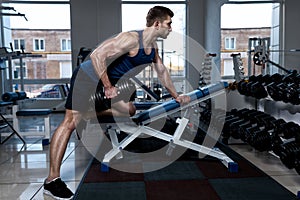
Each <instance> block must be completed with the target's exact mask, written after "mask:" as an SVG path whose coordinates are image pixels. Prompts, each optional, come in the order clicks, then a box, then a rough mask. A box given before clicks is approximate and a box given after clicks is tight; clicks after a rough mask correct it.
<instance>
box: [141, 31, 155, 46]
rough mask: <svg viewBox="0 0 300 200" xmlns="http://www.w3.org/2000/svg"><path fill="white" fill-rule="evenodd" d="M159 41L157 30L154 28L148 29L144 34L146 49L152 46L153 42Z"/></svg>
mask: <svg viewBox="0 0 300 200" xmlns="http://www.w3.org/2000/svg"><path fill="white" fill-rule="evenodd" d="M156 40H157V36H156V34H155V30H154V29H153V28H152V27H146V28H145V29H144V32H143V43H144V45H146V47H149V46H152V44H153V42H155V41H156Z"/></svg>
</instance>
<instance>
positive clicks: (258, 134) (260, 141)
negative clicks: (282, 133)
mask: <svg viewBox="0 0 300 200" xmlns="http://www.w3.org/2000/svg"><path fill="white" fill-rule="evenodd" d="M246 132H247V137H246V142H247V143H248V144H249V145H250V146H252V147H254V148H255V149H256V150H258V151H261V152H262V151H269V150H271V149H272V136H271V135H270V133H269V132H268V131H267V130H266V129H260V128H259V127H258V126H255V127H251V128H248V129H246Z"/></svg>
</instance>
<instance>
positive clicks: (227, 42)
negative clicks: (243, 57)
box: [224, 37, 236, 50]
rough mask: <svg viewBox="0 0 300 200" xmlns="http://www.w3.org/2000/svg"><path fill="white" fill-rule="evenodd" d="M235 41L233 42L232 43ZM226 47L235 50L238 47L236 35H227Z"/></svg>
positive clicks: (225, 39)
mask: <svg viewBox="0 0 300 200" xmlns="http://www.w3.org/2000/svg"><path fill="white" fill-rule="evenodd" d="M232 41H233V43H232ZM224 49H226V50H234V49H236V38H235V37H225V38H224Z"/></svg>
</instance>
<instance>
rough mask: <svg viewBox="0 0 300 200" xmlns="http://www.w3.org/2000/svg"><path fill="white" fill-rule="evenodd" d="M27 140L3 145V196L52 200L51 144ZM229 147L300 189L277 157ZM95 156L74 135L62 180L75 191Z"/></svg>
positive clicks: (298, 178) (56, 118)
mask: <svg viewBox="0 0 300 200" xmlns="http://www.w3.org/2000/svg"><path fill="white" fill-rule="evenodd" d="M62 119H63V114H61V113H55V114H52V117H51V130H52V132H53V131H54V130H55V128H56V127H57V126H58V124H59V123H60V122H61V120H62ZM37 120H39V119H31V120H27V121H25V122H24V123H25V124H23V127H28V126H29V125H33V124H34V125H36V124H37ZM25 140H26V145H25V146H23V143H22V142H21V140H19V139H18V138H11V139H9V140H8V141H7V142H6V143H4V144H2V145H0V168H1V172H0V199H21V200H22V199H26V200H28V199H35V200H42V199H51V198H50V197H48V196H44V195H43V192H42V188H43V187H42V186H43V182H44V179H45V177H46V176H47V174H48V168H49V146H45V147H43V146H42V137H26V138H25ZM230 146H231V148H232V149H234V150H235V151H237V152H238V153H239V154H241V155H242V156H244V157H245V158H246V159H248V160H249V161H251V162H252V163H253V164H255V165H256V166H257V167H259V168H260V169H262V170H263V171H264V172H265V173H267V174H268V175H270V176H271V177H272V178H273V179H275V180H276V181H278V182H279V183H280V184H282V185H283V186H285V187H286V188H287V189H289V190H290V191H291V192H293V193H294V194H296V195H297V193H298V191H300V175H298V174H297V172H296V171H295V170H293V169H291V170H290V169H287V168H286V167H285V166H284V165H283V164H282V163H281V161H280V159H279V158H277V157H276V156H274V155H272V154H270V153H261V152H257V151H255V150H253V149H252V148H251V147H249V146H248V145H244V144H235V145H230ZM92 158H93V156H92V155H91V154H90V153H89V152H88V151H87V150H86V148H85V147H84V145H83V144H82V142H81V141H79V140H78V139H76V137H75V134H73V135H72V137H71V140H70V142H69V144H68V146H67V151H66V154H65V156H64V159H63V164H62V168H61V174H62V179H63V180H64V181H65V182H66V183H67V185H68V186H69V188H70V189H71V190H72V191H74V192H75V190H76V189H77V187H78V185H79V184H80V181H81V179H82V177H83V175H84V173H85V171H86V170H87V168H88V166H89V163H90V161H91V159H92ZM99 170H100V169H99ZM266 187H267V186H266Z"/></svg>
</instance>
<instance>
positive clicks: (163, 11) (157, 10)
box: [146, 6, 174, 27]
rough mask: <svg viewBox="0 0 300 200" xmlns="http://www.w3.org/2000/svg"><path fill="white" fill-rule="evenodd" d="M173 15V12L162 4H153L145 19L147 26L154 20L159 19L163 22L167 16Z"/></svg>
mask: <svg viewBox="0 0 300 200" xmlns="http://www.w3.org/2000/svg"><path fill="white" fill-rule="evenodd" d="M173 16H174V13H173V11H172V10H170V9H169V8H166V7H163V6H154V7H153V8H151V9H150V10H149V12H148V14H147V17H146V20H147V24H146V26H147V27H151V26H152V25H153V24H154V22H156V21H159V22H163V21H164V20H166V19H167V18H168V17H170V18H172V17H173Z"/></svg>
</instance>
